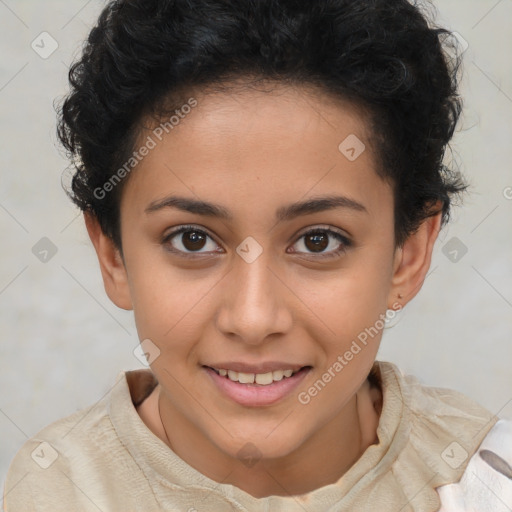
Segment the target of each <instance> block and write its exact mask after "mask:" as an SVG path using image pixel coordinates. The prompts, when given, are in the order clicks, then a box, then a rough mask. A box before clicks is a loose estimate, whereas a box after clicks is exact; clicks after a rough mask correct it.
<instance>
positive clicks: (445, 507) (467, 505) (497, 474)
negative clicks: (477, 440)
mask: <svg viewBox="0 0 512 512" xmlns="http://www.w3.org/2000/svg"><path fill="white" fill-rule="evenodd" d="M437 492H438V494H439V497H440V499H441V504H442V507H441V509H440V511H439V512H464V511H466V510H483V509H485V510H493V511H496V512H499V511H501V510H503V511H505V510H507V511H508V510H511V509H512V421H511V420H506V419H500V420H498V421H497V422H496V424H495V425H494V426H493V427H492V429H491V430H490V431H489V432H488V433H487V435H486V436H485V437H484V439H483V441H482V443H481V444H480V446H479V447H478V449H477V450H476V452H475V454H474V455H473V456H472V457H471V459H470V460H469V463H468V465H467V467H466V470H465V471H464V473H463V475H462V477H461V479H460V480H459V482H457V483H454V484H450V485H445V486H442V487H439V488H438V489H437Z"/></svg>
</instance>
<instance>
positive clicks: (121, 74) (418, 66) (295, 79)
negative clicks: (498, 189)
mask: <svg viewBox="0 0 512 512" xmlns="http://www.w3.org/2000/svg"><path fill="white" fill-rule="evenodd" d="M426 2H427V0H425V1H424V2H423V4H421V5H420V4H418V3H417V2H416V3H415V4H412V3H410V2H409V1H407V0H358V1H354V0H314V1H306V0H237V1H235V0H113V1H110V2H109V3H108V4H107V5H106V7H105V8H104V9H103V11H102V12H101V15H100V17H99V19H98V22H97V24H96V26H95V27H94V28H93V29H92V30H91V32H90V34H89V37H88V40H87V41H86V42H85V44H84V48H83V52H82V55H81V57H80V59H79V60H78V61H76V62H75V63H74V64H73V65H72V66H71V68H70V71H69V81H70V84H71V91H70V93H69V94H68V96H67V97H65V98H64V101H63V103H62V104H61V106H60V107H59V108H58V115H59V119H58V127H57V134H58V137H59V139H60V141H61V142H62V144H63V146H64V148H65V149H66V150H67V154H68V157H69V158H70V159H71V162H72V166H73V168H74V175H73V178H72V182H71V190H69V189H67V190H66V191H67V193H68V194H69V195H70V197H71V199H72V200H73V201H74V203H75V204H76V205H77V206H78V207H79V208H80V209H82V210H83V211H87V212H90V213H92V214H94V215H95V216H96V217H97V219H98V221H99V223H100V226H101V228H102V230H103V232H104V233H105V234H106V235H107V236H109V237H110V238H111V239H112V240H113V241H114V243H115V244H116V246H117V247H118V248H119V249H121V253H122V246H121V237H120V221H119V218H120V211H119V204H120V194H121V191H122V188H123V187H122V185H123V183H124V182H126V179H125V180H124V181H123V183H121V184H120V185H119V186H117V187H115V188H114V190H112V192H111V193H109V194H107V195H106V196H105V197H98V194H95V193H94V191H95V190H98V189H99V188H101V187H103V186H104V184H105V183H106V182H107V181H108V180H109V179H110V178H111V177H112V176H113V175H114V173H115V171H116V170H118V169H119V168H120V166H122V165H123V163H124V162H126V160H127V158H129V155H130V154H131V153H132V152H133V150H134V144H135V143H136V140H137V134H138V133H139V129H140V126H141V122H142V120H143V119H145V116H147V115H149V114H151V115H152V116H155V115H156V116H161V115H163V113H164V112H170V111H172V110H173V109H175V108H176V107H178V106H180V105H183V98H184V97H186V96H184V94H186V91H187V89H188V88H193V87H199V88H201V89H202V90H206V89H208V88H215V89H216V90H226V91H227V90H228V87H229V85H230V84H231V85H232V84H233V83H234V82H235V81H236V80H237V79H240V78H241V79H244V78H245V79H248V78H249V77H253V78H254V77H256V78H259V79H265V80H267V79H268V80H271V81H274V80H275V81H277V82H280V83H288V84H292V85H294V86H315V87H316V88H318V89H319V90H320V91H322V92H325V93H326V94H328V95H331V96H334V97H337V98H340V99H342V100H348V101H349V102H352V104H354V105H357V106H359V107H361V111H364V112H367V113H368V117H367V121H368V125H369V127H370V129H371V131H370V133H371V134H372V138H371V142H372V147H375V148H377V159H378V162H379V164H380V165H379V168H378V169H377V172H378V174H379V175H380V176H381V177H382V178H383V179H387V180H389V182H390V183H391V184H392V186H393V190H394V198H395V206H394V212H395V243H396V245H397V246H400V245H402V244H403V242H404V241H405V240H406V239H407V237H408V236H409V235H410V234H411V233H413V232H414V231H415V230H416V229H417V228H418V226H419V225H420V224H421V222H422V221H423V220H425V219H426V218H428V217H429V216H431V215H434V214H436V213H439V212H440V211H441V212H442V220H443V224H444V223H446V221H447V219H448V217H449V211H450V204H451V199H452V196H453V195H454V194H459V193H460V192H462V191H463V190H464V189H465V188H467V185H466V184H465V183H464V180H463V178H462V177H461V175H460V173H458V172H457V171H453V170H451V169H449V168H448V167H447V166H446V165H445V164H444V163H443V160H444V155H445V150H446V148H447V145H448V142H449V140H450V139H451V138H452V136H453V133H454V130H455V126H456V124H457V121H458V118H459V116H460V114H461V111H462V100H461V98H460V96H459V94H458V71H459V68H460V66H461V60H462V59H461V56H460V54H459V53H458V52H457V45H456V40H455V38H454V37H453V34H452V33H451V32H450V31H448V30H446V29H445V28H440V27H437V26H435V25H433V23H432V21H431V20H430V19H429V16H428V12H427V11H428V10H427V9H424V7H425V6H426V7H433V6H432V5H431V4H430V3H426ZM450 41H451V42H450ZM447 48H448V49H449V50H450V51H447V50H446V49H447ZM439 201H441V204H442V206H441V207H438V208H437V210H436V209H435V208H434V207H435V205H436V204H439Z"/></svg>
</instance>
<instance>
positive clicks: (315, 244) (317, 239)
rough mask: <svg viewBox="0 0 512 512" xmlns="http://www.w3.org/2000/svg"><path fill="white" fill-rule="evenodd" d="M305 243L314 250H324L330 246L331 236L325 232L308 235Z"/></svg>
mask: <svg viewBox="0 0 512 512" xmlns="http://www.w3.org/2000/svg"><path fill="white" fill-rule="evenodd" d="M304 245H305V246H306V247H307V248H308V249H309V250H311V251H313V252H322V251H324V250H325V248H326V247H328V246H329V237H328V236H327V235H326V234H325V233H314V234H311V235H306V236H305V242H304Z"/></svg>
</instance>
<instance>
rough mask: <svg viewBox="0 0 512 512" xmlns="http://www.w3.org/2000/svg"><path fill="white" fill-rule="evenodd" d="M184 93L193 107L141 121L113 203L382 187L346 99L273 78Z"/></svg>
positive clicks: (364, 129)
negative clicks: (251, 85) (135, 151)
mask: <svg viewBox="0 0 512 512" xmlns="http://www.w3.org/2000/svg"><path fill="white" fill-rule="evenodd" d="M191 93H192V94H190V95H189V96H188V98H190V97H193V99H194V100H195V102H196V104H195V106H194V107H193V108H186V109H183V110H181V109H180V107H179V105H177V107H176V108H177V110H178V111H179V112H177V114H181V115H178V116H176V115H175V116H174V119H173V122H172V123H170V122H169V121H170V116H169V117H164V118H162V119H159V121H158V122H155V121H153V122H152V123H149V122H147V121H146V122H145V123H144V125H145V127H146V128H145V129H144V130H143V131H141V133H140V136H139V139H138V143H137V147H142V146H143V145H144V144H145V143H147V142H148V141H149V140H150V139H151V141H152V143H151V144H150V145H151V146H152V149H151V150H150V151H149V152H148V154H147V155H146V156H145V157H144V158H143V159H142V161H141V162H140V163H139V164H138V165H137V168H136V169H135V171H134V172H133V173H132V175H131V176H130V179H129V181H128V183H127V186H126V190H125V192H124V193H123V200H122V204H123V203H124V204H129V205H130V208H137V209H138V211H139V212H142V211H143V210H144V208H145V207H147V205H148V204H149V203H150V202H152V201H155V200H156V199H159V198H162V197H164V196H165V195H166V194H170V193H180V195H184V194H187V195H188V196H190V197H194V196H200V197H201V198H202V199H207V198H208V199H213V198H215V199H217V201H216V202H219V201H220V200H224V201H225V202H228V203H237V202H238V203H240V202H241V201H246V202H247V200H250V201H252V202H253V203H254V204H252V206H253V207H254V206H255V204H256V203H258V202H259V203H258V204H259V207H260V208H262V207H264V206H265V205H270V204H271V203H272V205H275V203H276V201H277V200H278V198H281V202H282V199H283V195H285V196H286V197H288V198H290V200H292V199H293V200H298V199H299V198H301V197H302V198H304V196H305V195H307V194H308V193H310V194H313V195H314V194H317V193H322V194H324V193H326V192H334V191H335V190H337V189H340V188H341V189H343V190H342V191H343V192H345V193H346V195H347V194H348V195H350V194H352V195H353V196H357V197H358V199H363V200H364V199H365V198H367V199H368V200H372V197H369V196H375V195H378V194H381V193H382V190H381V189H382V187H386V184H385V183H384V182H382V180H381V179H380V178H379V177H378V176H377V174H376V172H375V161H374V160H375V152H374V151H373V149H372V146H371V139H370V134H369V128H368V124H367V121H366V116H365V115H364V113H363V112H362V111H361V110H360V109H359V108H358V107H357V106H356V105H354V104H351V103H350V102H348V101H342V100H339V99H337V98H333V97H332V96H329V95H326V94H322V93H320V92H319V91H318V90H315V89H314V88H298V87H291V86H285V85H275V84H272V88H271V89H269V88H267V89H266V90H260V89H247V88H245V89H238V90H234V91H230V92H215V93H212V92H201V91H194V92H192V91H191ZM185 112H186V113H185ZM171 115H172V113H171ZM347 150H348V152H347ZM354 152H355V154H354ZM354 156H355V157H356V158H354ZM234 193H235V194H234ZM373 199H374V198H373ZM239 206H242V205H241V204H239Z"/></svg>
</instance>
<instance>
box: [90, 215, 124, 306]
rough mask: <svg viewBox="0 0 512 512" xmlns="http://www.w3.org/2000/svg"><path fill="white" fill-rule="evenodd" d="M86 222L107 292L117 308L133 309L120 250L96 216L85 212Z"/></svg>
mask: <svg viewBox="0 0 512 512" xmlns="http://www.w3.org/2000/svg"><path fill="white" fill-rule="evenodd" d="M84 220H85V226H86V228H87V232H88V233H89V238H90V239H91V242H92V244H93V245H94V249H95V250H96V255H97V256H98V262H99V264H100V270H101V275H102V277H103V284H104V287H105V292H106V293H107V295H108V297H109V299H110V300H111V301H112V302H113V303H114V304H115V305H116V306H118V307H120V308H121V309H126V310H131V309H133V306H132V300H131V294H130V288H129V285H128V275H127V273H126V268H125V264H124V261H123V258H122V257H121V254H120V252H119V249H118V248H117V247H116V246H115V244H114V242H113V241H112V240H111V239H110V238H109V237H108V236H106V235H105V233H103V231H102V229H101V226H100V224H99V222H98V219H97V218H96V216H95V215H93V214H92V213H89V212H85V213H84Z"/></svg>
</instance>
